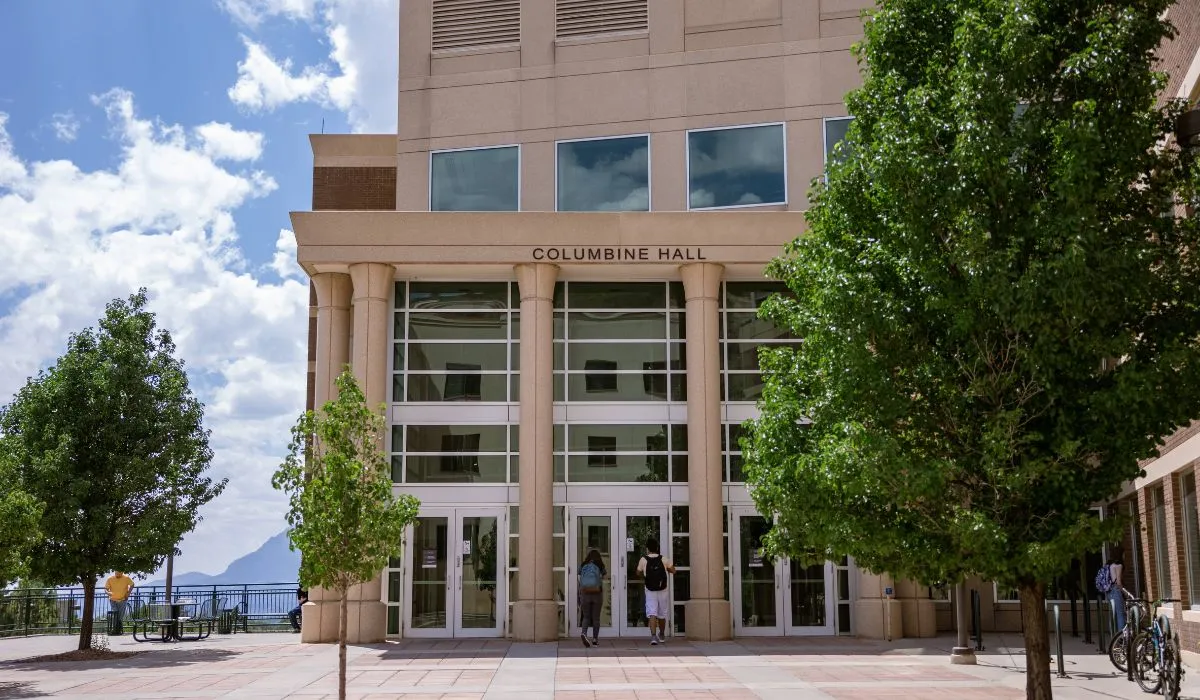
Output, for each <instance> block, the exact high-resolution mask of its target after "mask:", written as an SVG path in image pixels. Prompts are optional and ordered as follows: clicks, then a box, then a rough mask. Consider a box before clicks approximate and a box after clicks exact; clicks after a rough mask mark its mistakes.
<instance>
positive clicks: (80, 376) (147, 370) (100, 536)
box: [0, 289, 226, 649]
mask: <svg viewBox="0 0 1200 700" xmlns="http://www.w3.org/2000/svg"><path fill="white" fill-rule="evenodd" d="M146 303H147V299H146V290H144V289H142V290H139V291H138V293H137V294H134V295H133V296H131V297H130V298H129V299H128V301H126V300H121V299H117V300H114V301H113V302H111V303H109V305H108V308H107V310H106V311H105V315H104V318H102V319H100V324H99V326H100V327H99V330H94V329H92V328H86V329H84V330H82V331H80V332H79V333H75V334H73V335H72V336H71V337H70V339H69V340H68V342H67V352H66V354H65V355H63V356H62V357H60V358H58V361H57V362H56V363H55V365H54V366H53V367H51V368H49V369H47V370H44V371H42V372H40V373H39V374H38V376H37V378H35V379H30V380H29V381H28V382H27V383H26V384H25V386H24V387H22V388H21V390H20V391H19V392H18V393H17V396H16V398H15V399H14V400H13V402H12V403H11V404H10V405H8V406H7V407H5V408H4V409H3V410H2V411H0V432H2V433H3V434H4V443H5V447H4V451H5V452H6V453H7V454H8V455H9V459H10V460H12V463H13V467H14V468H15V469H16V471H17V473H18V478H19V483H21V484H23V488H25V489H26V490H28V491H29V493H30V494H31V495H32V496H33V497H34V498H35V499H36V500H37V501H39V502H41V503H44V504H45V508H44V510H43V511H42V513H41V517H40V521H39V527H40V530H41V532H42V537H41V539H40V541H39V542H38V543H37V545H36V546H35V547H34V548H33V552H32V555H33V556H32V562H31V567H30V568H31V574H32V575H33V577H34V578H36V579H38V580H40V581H43V582H45V583H46V584H48V585H52V586H62V585H72V584H80V585H82V586H83V589H84V602H83V620H82V624H81V629H80V634H79V648H80V649H87V648H89V646H90V645H91V638H92V616H93V608H94V592H95V589H96V578H97V577H98V576H100V575H101V574H103V573H104V572H106V571H113V570H120V571H126V572H130V573H135V574H136V573H144V574H148V573H152V572H154V571H156V570H157V569H158V568H159V567H160V566H161V565H162V563H163V560H164V559H165V558H166V556H167V554H168V553H170V552H172V551H174V550H175V547H176V545H177V544H178V543H179V540H180V539H181V538H182V537H183V535H184V534H185V533H187V532H190V531H191V530H192V529H193V528H195V527H196V524H197V523H198V522H199V521H200V515H199V513H198V511H199V509H200V507H201V506H202V505H204V504H205V503H208V502H209V501H211V500H212V499H214V498H216V497H217V496H218V495H219V494H220V493H221V491H222V490H223V489H224V488H225V482H226V480H224V479H222V480H221V481H220V482H216V483H214V482H213V480H212V479H211V478H208V477H206V476H204V472H205V471H206V470H207V469H208V465H209V462H210V461H211V459H212V451H211V450H210V449H209V447H208V431H207V430H205V429H204V426H203V417H204V408H203V406H202V405H201V403H200V402H199V401H197V400H196V398H195V397H194V396H193V395H192V392H191V389H190V388H189V387H188V379H187V374H186V373H185V372H184V369H183V363H182V362H181V361H179V360H177V359H176V358H175V357H174V352H175V344H174V343H173V342H172V341H171V336H170V334H169V333H168V332H167V331H166V330H162V329H158V328H156V324H155V320H154V314H152V313H151V312H149V311H147V310H146Z"/></svg>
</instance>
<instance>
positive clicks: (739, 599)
mask: <svg viewBox="0 0 1200 700" xmlns="http://www.w3.org/2000/svg"><path fill="white" fill-rule="evenodd" d="M730 517H732V518H733V528H732V529H731V531H730V534H731V535H732V539H731V544H732V545H733V549H734V551H733V552H731V553H730V554H731V559H732V560H733V562H734V566H733V585H732V588H733V590H732V591H730V593H731V594H732V595H731V596H730V602H731V603H732V606H733V627H734V633H735V634H737V635H742V636H746V635H771V636H778V635H780V634H782V633H783V625H782V619H781V618H782V615H781V614H780V613H781V611H782V609H783V606H782V605H781V603H782V576H783V572H782V570H781V569H782V568H783V562H782V561H776V560H774V559H772V558H771V557H769V556H768V555H767V554H766V552H765V551H764V549H763V545H762V539H763V537H764V536H765V535H766V534H767V533H768V532H769V531H770V529H771V523H770V522H769V521H768V520H767V519H766V518H764V517H762V516H761V515H759V514H757V513H755V512H753V510H733V509H731V512H730Z"/></svg>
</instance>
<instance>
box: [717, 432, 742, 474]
mask: <svg viewBox="0 0 1200 700" xmlns="http://www.w3.org/2000/svg"><path fill="white" fill-rule="evenodd" d="M741 439H742V425H741V424H740V423H725V424H723V425H722V426H721V457H722V458H723V459H724V462H725V464H724V467H725V481H726V482H740V481H745V480H746V477H744V476H742V444H741Z"/></svg>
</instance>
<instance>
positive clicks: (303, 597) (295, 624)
mask: <svg viewBox="0 0 1200 700" xmlns="http://www.w3.org/2000/svg"><path fill="white" fill-rule="evenodd" d="M296 600H297V601H298V602H297V603H296V607H294V608H292V609H291V610H289V611H288V621H290V622H291V623H292V631H293V632H299V631H300V614H301V609H300V606H302V605H304V604H305V603H307V602H308V591H306V590H304V589H303V588H298V589H296Z"/></svg>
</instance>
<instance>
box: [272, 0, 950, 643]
mask: <svg viewBox="0 0 1200 700" xmlns="http://www.w3.org/2000/svg"><path fill="white" fill-rule="evenodd" d="M866 4H867V3H866V2H865V1H864V0H736V1H734V0H654V1H653V2H648V1H647V0H406V1H405V2H404V3H401V7H402V9H401V18H400V27H401V30H400V41H399V47H400V64H399V65H400V75H399V77H398V79H399V130H398V133H397V134H394V135H393V134H389V135H369V136H366V135H364V136H314V137H312V147H313V154H314V185H313V210H314V211H312V212H299V213H295V214H293V222H294V225H295V231H296V235H297V238H298V242H299V260H300V262H301V264H302V265H303V266H304V268H305V269H306V270H307V271H308V272H309V274H310V275H311V276H312V283H313V288H314V299H313V309H314V312H313V317H314V318H313V322H312V329H311V336H312V339H313V342H312V346H311V354H312V359H313V363H312V364H313V366H312V368H311V369H312V371H311V373H310V401H312V402H314V404H315V405H320V404H321V403H322V402H324V401H325V400H326V399H328V398H329V397H330V395H331V391H332V381H333V378H334V377H335V375H336V373H337V368H338V367H340V366H342V365H343V364H344V363H347V362H349V363H350V364H351V365H353V367H354V370H355V372H356V373H357V375H358V377H359V380H360V381H361V382H362V383H363V385H364V388H365V391H366V394H367V397H368V400H369V401H370V402H371V403H374V404H384V403H386V404H387V406H388V408H387V415H388V420H389V421H390V423H391V425H392V430H391V435H390V440H389V444H388V449H389V450H390V451H391V453H392V455H393V477H394V480H395V482H396V489H397V491H405V492H409V493H413V494H415V495H416V496H418V497H419V498H420V499H421V502H422V511H421V518H420V521H419V523H418V524H417V526H416V527H415V528H414V530H413V532H412V533H411V534H410V535H409V537H408V538H407V542H406V546H405V548H404V551H403V554H402V556H401V557H398V558H397V559H396V560H395V561H394V562H393V565H392V568H389V569H388V570H386V571H384V572H381V577H380V579H379V581H377V582H375V583H373V584H370V585H367V586H363V587H362V588H361V590H358V591H356V592H355V593H354V595H353V598H354V601H355V602H354V603H353V605H352V611H351V619H350V625H351V629H352V633H351V634H352V637H354V638H356V639H361V640H368V639H380V638H383V637H385V636H389V637H390V636H404V637H419V636H447V637H459V636H496V637H500V636H510V637H513V638H516V639H523V640H550V639H556V638H559V637H560V636H563V635H567V634H577V627H578V624H579V620H578V618H577V616H576V614H575V611H576V599H575V598H576V592H575V588H576V586H575V585H574V581H575V577H576V576H577V567H578V564H579V562H580V561H582V559H583V557H584V556H585V554H586V553H587V551H588V550H589V549H592V548H594V549H597V550H598V551H599V552H600V553H601V555H602V557H603V558H604V560H605V562H606V564H607V567H608V571H609V574H610V580H609V585H608V586H607V587H606V594H605V595H606V600H605V604H604V613H603V617H604V625H605V627H606V628H607V629H606V630H604V631H602V635H604V634H608V635H645V634H647V631H646V618H645V615H644V614H643V610H642V600H643V595H644V594H643V591H642V584H641V582H640V581H639V580H638V579H637V578H636V576H635V575H634V569H635V567H636V564H637V561H638V559H639V558H640V555H641V553H642V552H643V551H644V549H645V544H646V540H647V539H648V538H655V539H657V540H658V541H659V542H660V543H661V545H662V549H663V552H664V553H665V554H666V556H668V557H669V558H671V559H673V560H674V562H675V563H676V564H677V566H678V572H677V573H676V574H675V576H674V577H673V581H672V585H671V593H672V601H673V612H674V615H673V619H672V620H671V628H672V629H673V630H674V633H675V634H677V635H683V634H686V635H687V636H688V637H689V638H694V639H724V638H728V637H730V635H751V634H769V635H789V634H830V635H832V634H853V633H860V634H871V635H883V634H886V633H889V632H890V633H891V634H892V635H894V636H900V635H902V634H905V633H907V634H917V633H922V634H931V633H932V632H933V629H934V622H933V608H934V603H933V601H931V600H930V599H929V594H928V591H927V590H926V589H921V590H920V591H918V590H917V589H916V588H915V587H913V586H907V587H904V586H901V587H899V590H898V591H896V592H899V593H902V594H904V596H903V597H904V600H905V601H906V602H900V601H899V600H894V601H891V602H890V603H888V602H885V601H884V600H882V594H883V592H884V588H885V587H886V586H889V585H892V584H891V582H890V581H887V580H884V579H880V578H879V577H871V576H862V575H860V574H859V572H858V571H857V570H856V569H855V567H854V566H853V562H850V561H845V560H842V561H830V562H826V563H825V564H819V565H815V566H800V565H799V564H792V563H790V562H787V561H771V560H769V559H767V558H764V557H763V555H762V552H761V548H760V545H759V538H760V536H761V535H762V533H763V532H765V531H766V528H767V520H766V519H764V518H763V517H762V516H761V515H760V514H758V513H757V512H755V510H754V506H753V503H752V501H751V498H750V496H749V494H748V492H747V490H746V488H745V486H744V484H743V481H742V477H741V457H740V454H739V452H738V434H739V425H740V423H741V422H742V421H744V420H745V419H746V418H749V417H751V416H752V415H754V412H755V410H756V409H755V403H754V402H755V400H756V399H758V397H759V395H760V390H761V386H760V383H761V380H760V377H759V375H758V372H757V359H756V358H757V354H756V350H757V348H758V346H759V345H760V344H762V343H781V342H782V343H786V342H790V341H791V338H789V337H788V336H787V335H786V334H784V333H781V332H779V331H778V330H777V329H775V328H772V327H770V326H769V325H767V324H765V323H763V322H761V321H759V320H757V319H756V318H755V313H754V312H755V309H756V307H757V305H758V304H759V303H761V301H762V300H763V299H764V298H765V296H766V295H767V294H768V293H769V292H770V291H771V290H772V289H773V288H774V287H773V285H771V284H770V283H768V282H767V281H766V280H764V279H763V276H762V270H763V267H764V265H765V264H766V263H767V262H768V261H769V260H770V259H771V258H772V257H773V256H775V255H777V254H778V253H779V252H780V250H781V248H782V246H783V245H784V244H785V243H787V242H788V241H790V240H792V239H794V238H795V237H797V236H798V235H800V233H801V232H802V231H803V229H804V217H803V213H802V212H803V210H804V209H805V208H806V206H807V202H806V192H807V190H808V188H809V184H810V182H811V181H812V179H813V178H816V177H819V176H820V175H821V173H822V171H823V168H824V164H825V160H826V158H827V157H829V156H830V154H831V153H832V152H833V147H834V145H835V144H836V143H837V141H838V140H839V139H840V138H841V135H842V134H844V132H845V126H846V124H847V121H846V118H845V114H846V111H845V106H844V105H843V102H842V96H843V95H844V94H845V92H846V91H847V90H849V89H850V88H852V87H854V86H856V85H857V84H858V83H859V74H858V68H857V64H856V62H855V59H854V58H853V57H852V56H851V54H850V51H849V48H850V46H851V44H852V43H853V42H855V41H856V40H858V39H859V38H860V36H861V23H860V20H859V14H860V12H861V10H862V9H863V7H865V6H866ZM918 599H919V603H918ZM314 608H315V610H314V611H313V613H309V614H306V616H305V621H304V624H305V629H304V638H305V639H314V640H315V639H322V638H330V637H331V636H332V634H333V631H334V629H335V626H334V625H335V619H336V612H335V611H334V610H333V606H332V605H328V604H324V603H322V602H321V600H320V599H319V597H318V598H317V600H316V604H315V606H314ZM918 609H919V610H920V613H918ZM885 618H886V619H885ZM885 622H886V625H885Z"/></svg>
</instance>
